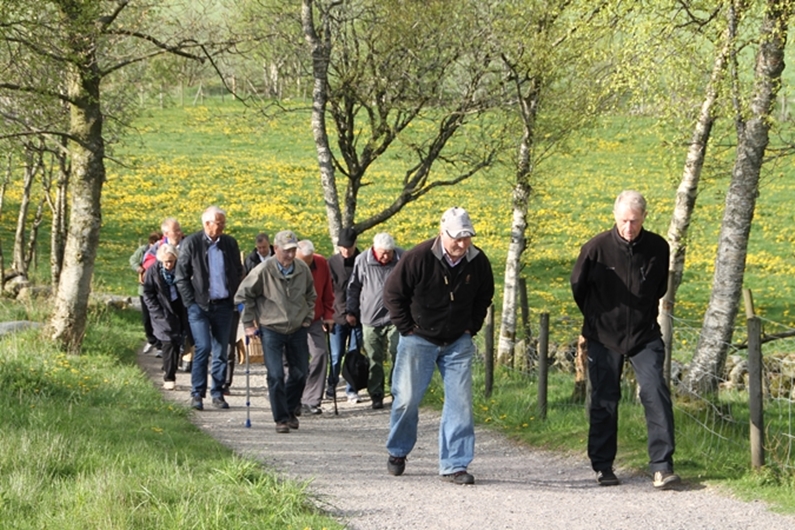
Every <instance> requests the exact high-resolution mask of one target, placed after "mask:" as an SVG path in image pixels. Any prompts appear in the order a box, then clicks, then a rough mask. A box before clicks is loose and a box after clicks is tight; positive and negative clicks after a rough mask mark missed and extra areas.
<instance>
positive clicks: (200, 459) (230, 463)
mask: <svg viewBox="0 0 795 530" xmlns="http://www.w3.org/2000/svg"><path fill="white" fill-rule="evenodd" d="M44 309H46V307H42V306H38V305H23V304H19V303H16V302H8V301H2V300H0V321H7V320H16V319H33V320H39V319H41V318H42V317H43V312H42V311H43V310H44ZM140 344H141V331H140V315H137V314H136V313H135V312H134V311H116V310H109V309H104V308H101V307H93V309H92V311H91V315H90V322H89V326H88V331H87V335H86V340H85V343H84V349H83V353H82V355H80V356H67V355H65V354H63V353H59V352H58V351H57V350H56V349H55V347H54V345H51V344H49V343H48V342H46V341H44V340H42V339H41V337H40V336H39V332H38V331H36V330H30V331H26V332H21V333H15V334H11V335H7V336H4V337H0V351H2V352H3V354H2V356H0V384H2V386H3V388H4V392H3V393H2V396H0V406H1V407H2V409H3V414H2V416H0V432H2V433H3V443H2V444H0V512H2V514H3V521H2V523H0V526H2V528H9V529H33V528H59V529H83V528H104V529H108V530H114V529H119V530H122V529H124V530H126V529H132V528H136V529H144V528H218V529H233V528H261V529H270V528H293V529H299V530H300V529H316V530H320V529H321V528H323V529H325V528H328V529H331V528H341V526H340V525H339V524H338V523H336V522H335V521H333V520H332V519H330V518H329V517H327V516H325V515H323V514H322V513H320V512H319V510H318V509H317V508H316V507H315V504H314V503H313V502H312V500H311V499H310V497H309V496H308V494H307V491H306V484H301V483H296V482H292V481H286V480H284V479H283V478H282V477H280V476H278V475H276V474H274V473H272V472H268V471H267V470H265V469H264V468H263V466H262V465H260V464H259V463H257V462H254V461H252V460H246V459H242V458H240V457H237V456H235V455H234V454H233V453H232V451H231V450H230V449H228V448H226V447H224V446H222V445H221V444H220V443H218V442H216V441H215V440H213V439H212V438H210V437H209V436H207V435H205V434H203V433H202V431H200V430H199V429H198V427H196V426H195V425H193V424H192V423H191V422H190V419H189V414H190V412H189V409H188V408H187V406H180V405H175V404H172V403H168V402H166V401H164V399H163V397H162V395H161V394H160V392H159V391H158V389H156V388H155V386H154V385H152V382H151V381H150V380H149V378H148V377H147V376H146V375H145V374H143V373H142V372H141V370H140V369H139V368H138V366H137V364H136V362H135V355H136V349H137V348H138V347H139V346H140ZM31 352H35V353H34V354H31Z"/></svg>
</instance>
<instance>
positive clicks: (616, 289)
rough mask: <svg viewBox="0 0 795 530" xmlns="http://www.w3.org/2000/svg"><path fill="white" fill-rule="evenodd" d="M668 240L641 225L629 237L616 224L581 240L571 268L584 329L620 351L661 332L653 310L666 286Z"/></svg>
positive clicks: (592, 337)
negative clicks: (634, 236)
mask: <svg viewBox="0 0 795 530" xmlns="http://www.w3.org/2000/svg"><path fill="white" fill-rule="evenodd" d="M669 252H670V250H669V247H668V242H667V241H666V240H665V239H663V238H662V237H661V236H659V235H657V234H655V233H653V232H648V231H646V230H643V229H641V232H640V234H639V235H638V237H637V239H635V240H634V241H632V242H628V241H626V240H625V239H623V238H622V237H621V236H620V235H619V234H618V230H617V229H616V227H615V226H614V227H613V229H612V230H608V231H607V232H602V233H601V234H598V235H597V236H595V237H594V238H593V239H591V240H590V241H588V242H587V243H585V245H583V246H582V249H581V250H580V257H579V258H577V262H576V264H575V265H574V270H573V271H572V273H571V290H572V293H573V295H574V301H575V302H577V305H578V306H579V308H580V311H582V314H583V317H584V320H583V325H582V335H583V337H585V338H586V339H590V340H595V341H597V342H600V343H601V344H603V345H604V346H606V347H607V348H609V349H611V350H613V351H615V352H617V353H620V354H622V355H633V354H635V353H637V352H638V351H640V349H641V348H642V347H643V346H644V345H645V344H648V343H649V342H650V341H652V340H654V339H658V338H660V327H659V325H658V324H657V313H658V305H659V301H660V298H662V297H663V296H664V295H665V291H666V290H667V288H668V255H669Z"/></svg>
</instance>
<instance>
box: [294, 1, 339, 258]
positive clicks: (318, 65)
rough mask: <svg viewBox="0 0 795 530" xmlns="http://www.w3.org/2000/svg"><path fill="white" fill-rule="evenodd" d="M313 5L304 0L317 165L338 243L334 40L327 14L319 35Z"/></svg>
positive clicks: (303, 9)
mask: <svg viewBox="0 0 795 530" xmlns="http://www.w3.org/2000/svg"><path fill="white" fill-rule="evenodd" d="M313 4H314V2H313V1H312V0H303V1H302V5H301V25H302V27H303V31H304V37H305V38H306V41H307V43H308V44H309V47H310V50H311V53H312V78H313V80H314V83H313V87H312V135H313V137H314V140H315V149H316V150H317V162H318V167H319V169H320V183H321V185H322V186H323V200H324V201H325V203H326V218H327V219H328V227H329V234H330V236H331V240H332V242H333V243H335V244H336V242H337V236H338V234H339V231H340V229H341V228H342V216H341V214H340V204H339V196H338V194H337V181H336V178H335V175H334V163H333V161H332V158H331V147H330V145H329V139H328V133H327V130H326V104H327V102H328V94H327V92H326V89H327V87H328V66H329V60H330V57H329V54H330V53H331V38H330V35H329V32H330V31H331V28H330V27H329V22H328V16H327V14H325V13H324V14H322V20H323V29H322V35H318V33H317V30H316V28H315V20H314V15H313V9H312V6H313Z"/></svg>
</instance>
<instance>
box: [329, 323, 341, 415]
mask: <svg viewBox="0 0 795 530" xmlns="http://www.w3.org/2000/svg"><path fill="white" fill-rule="evenodd" d="M333 325H334V324H332V326H333ZM325 331H326V350H327V351H328V377H329V381H330V380H331V379H333V377H334V359H332V358H331V340H330V339H329V333H328V326H326V329H325ZM331 399H333V400H334V415H335V416H339V415H340V412H339V411H338V410H337V385H334V390H333V392H332V396H331Z"/></svg>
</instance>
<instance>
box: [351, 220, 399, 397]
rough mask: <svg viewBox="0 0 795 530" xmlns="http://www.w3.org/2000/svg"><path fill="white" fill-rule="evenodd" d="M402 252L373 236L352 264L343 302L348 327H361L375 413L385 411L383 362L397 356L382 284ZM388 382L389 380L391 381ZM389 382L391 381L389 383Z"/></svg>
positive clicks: (386, 237) (385, 238)
mask: <svg viewBox="0 0 795 530" xmlns="http://www.w3.org/2000/svg"><path fill="white" fill-rule="evenodd" d="M402 254H403V249H400V248H395V240H394V239H393V238H392V236H390V235H389V234H387V233H386V232H381V233H380V234H376V235H375V237H374V238H373V246H372V247H370V248H368V249H367V250H365V251H364V252H362V253H361V254H360V255H359V257H357V258H356V261H355V262H354V264H353V272H352V273H351V277H350V279H349V280H348V293H347V298H346V309H347V313H348V314H347V316H346V318H347V321H348V324H349V325H350V326H355V325H356V324H357V323H361V324H362V335H363V338H364V351H365V353H366V354H367V355H368V357H370V377H369V378H368V381H367V392H368V393H369V394H370V399H371V400H372V407H373V408H374V409H382V408H384V359H385V358H386V353H387V351H389V353H390V360H391V363H392V365H393V366H394V364H395V354H396V353H397V342H398V332H397V329H396V328H395V326H394V325H393V324H392V322H391V320H390V319H389V311H388V310H387V308H386V306H385V305H384V296H383V292H384V284H385V283H386V281H387V278H389V275H390V273H391V272H392V271H393V270H394V269H395V266H396V265H397V264H398V262H399V261H400V256H401V255H402ZM390 380H391V377H390ZM390 382H391V381H390Z"/></svg>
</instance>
